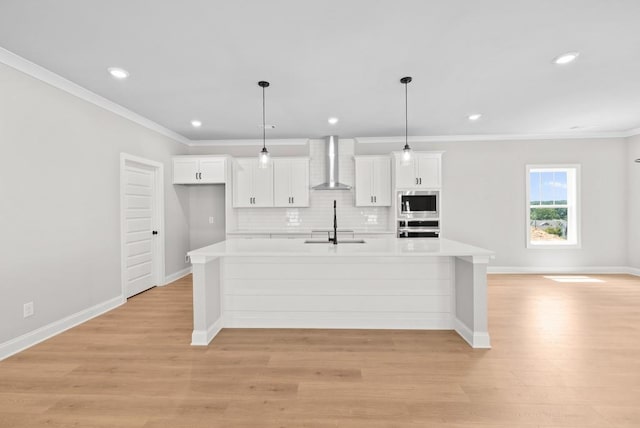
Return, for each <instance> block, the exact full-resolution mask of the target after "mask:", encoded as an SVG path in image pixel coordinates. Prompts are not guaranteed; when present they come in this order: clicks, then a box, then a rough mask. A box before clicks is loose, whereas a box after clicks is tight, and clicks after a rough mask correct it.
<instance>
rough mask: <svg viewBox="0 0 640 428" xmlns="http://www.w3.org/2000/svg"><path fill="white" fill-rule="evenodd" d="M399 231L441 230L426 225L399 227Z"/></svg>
mask: <svg viewBox="0 0 640 428" xmlns="http://www.w3.org/2000/svg"><path fill="white" fill-rule="evenodd" d="M398 231H399V232H440V229H434V228H425V227H399V228H398Z"/></svg>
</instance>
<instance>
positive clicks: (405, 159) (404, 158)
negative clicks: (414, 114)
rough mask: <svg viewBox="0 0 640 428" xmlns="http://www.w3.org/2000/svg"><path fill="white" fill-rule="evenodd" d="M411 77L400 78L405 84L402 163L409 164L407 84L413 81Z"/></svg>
mask: <svg viewBox="0 0 640 428" xmlns="http://www.w3.org/2000/svg"><path fill="white" fill-rule="evenodd" d="M411 80H413V79H411V77H409V76H407V77H403V78H402V79H400V83H402V84H403V85H404V148H403V149H402V161H401V164H402V165H404V166H407V165H409V164H411V155H412V153H411V147H410V146H409V114H408V106H409V103H408V101H407V99H408V97H407V95H408V94H407V85H408V84H409V83H410V82H411Z"/></svg>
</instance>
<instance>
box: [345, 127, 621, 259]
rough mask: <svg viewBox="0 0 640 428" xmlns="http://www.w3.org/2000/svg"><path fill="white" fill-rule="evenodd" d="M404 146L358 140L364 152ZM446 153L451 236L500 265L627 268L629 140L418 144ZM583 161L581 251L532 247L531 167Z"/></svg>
mask: <svg viewBox="0 0 640 428" xmlns="http://www.w3.org/2000/svg"><path fill="white" fill-rule="evenodd" d="M401 147H402V144H395V145H389V144H358V145H357V146H356V153H357V154H364V153H367V154H368V153H388V152H389V151H390V150H400V149H401ZM412 147H413V149H414V150H425V151H428V150H442V151H444V152H445V153H444V155H443V167H442V173H443V204H442V205H443V218H444V220H443V222H444V223H443V228H444V236H446V237H447V238H450V239H454V240H459V241H463V242H468V243H470V244H473V245H478V246H481V247H485V248H488V249H491V250H494V251H495V252H496V259H495V260H494V261H493V262H492V265H493V266H500V267H585V268H590V267H602V266H607V267H610V266H627V230H626V228H627V227H626V224H627V212H626V198H627V193H626V187H627V186H626V168H625V163H626V159H627V148H626V142H625V140H624V139H606V140H597V139H584V140H562V141H555V140H543V141H486V142H481V141H473V142H450V143H422V144H420V143H418V144H412ZM547 163H548V164H553V163H577V164H580V165H582V168H581V172H582V183H581V190H582V192H581V193H582V248H581V249H567V250H555V249H554V250H542V249H527V248H526V246H525V232H526V224H525V223H526V221H525V195H526V193H525V190H526V189H525V187H526V186H525V165H527V164H547Z"/></svg>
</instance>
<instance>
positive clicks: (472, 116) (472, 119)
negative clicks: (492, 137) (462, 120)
mask: <svg viewBox="0 0 640 428" xmlns="http://www.w3.org/2000/svg"><path fill="white" fill-rule="evenodd" d="M481 117H482V115H481V114H480V113H474V114H470V115H469V120H470V121H472V122H475V121H476V120H478V119H480V118H481Z"/></svg>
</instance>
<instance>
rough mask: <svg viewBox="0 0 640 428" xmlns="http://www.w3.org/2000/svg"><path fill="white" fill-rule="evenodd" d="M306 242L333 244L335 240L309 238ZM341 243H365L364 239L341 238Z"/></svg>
mask: <svg viewBox="0 0 640 428" xmlns="http://www.w3.org/2000/svg"><path fill="white" fill-rule="evenodd" d="M304 243H305V244H333V240H332V239H330V240H325V239H307V240H306V241H304ZM340 243H341V244H364V243H365V241H364V239H341V240H340Z"/></svg>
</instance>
